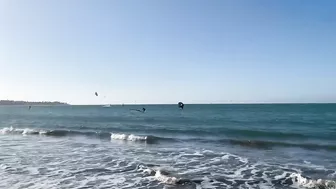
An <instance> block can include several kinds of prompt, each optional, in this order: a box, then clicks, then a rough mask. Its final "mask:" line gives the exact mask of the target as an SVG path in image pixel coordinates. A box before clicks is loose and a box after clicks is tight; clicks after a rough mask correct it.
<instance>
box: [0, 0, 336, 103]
mask: <svg viewBox="0 0 336 189" xmlns="http://www.w3.org/2000/svg"><path fill="white" fill-rule="evenodd" d="M96 91H97V92H98V93H99V94H100V96H99V97H95V96H94V92H96ZM0 99H14V100H32V101H41V100H45V101H54V100H58V101H65V102H69V103H72V104H98V103H99V104H102V103H113V104H114V103H135V102H136V103H177V102H178V101H183V102H185V103H229V102H245V103H251V102H336V1H334V0H329V1H327V0H325V1H323V0H322V1H316V0H281V1H269V0H244V1H242V0H234V1H233V0H209V1H206V0H192V1H191V0H183V1H181V0H143V1H138V0H48V1H46V0H1V1H0Z"/></svg>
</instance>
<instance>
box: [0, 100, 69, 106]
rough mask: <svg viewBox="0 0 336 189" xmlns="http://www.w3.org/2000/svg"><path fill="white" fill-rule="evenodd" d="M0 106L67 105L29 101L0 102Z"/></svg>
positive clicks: (56, 102)
mask: <svg viewBox="0 0 336 189" xmlns="http://www.w3.org/2000/svg"><path fill="white" fill-rule="evenodd" d="M0 105H27V106H29V105H53V106H63V105H69V104H67V103H64V102H58V101H54V102H48V101H42V102H29V101H15V100H0Z"/></svg>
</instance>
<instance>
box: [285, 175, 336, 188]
mask: <svg viewBox="0 0 336 189" xmlns="http://www.w3.org/2000/svg"><path fill="white" fill-rule="evenodd" d="M290 178H291V179H292V181H293V186H294V187H305V188H319V189H336V182H335V181H331V180H323V179H317V180H314V179H309V178H306V177H303V176H302V175H301V174H299V173H292V174H291V175H290Z"/></svg>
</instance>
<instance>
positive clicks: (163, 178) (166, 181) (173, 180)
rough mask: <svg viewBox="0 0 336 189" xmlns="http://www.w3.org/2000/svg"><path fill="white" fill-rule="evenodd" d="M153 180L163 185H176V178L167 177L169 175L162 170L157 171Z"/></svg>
mask: <svg viewBox="0 0 336 189" xmlns="http://www.w3.org/2000/svg"><path fill="white" fill-rule="evenodd" d="M155 178H156V179H157V180H158V181H160V182H162V183H164V184H176V183H177V181H178V179H177V178H176V177H173V176H169V174H168V173H167V172H166V171H163V170H157V171H156V173H155Z"/></svg>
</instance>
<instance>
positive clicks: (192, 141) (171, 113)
mask: <svg viewBox="0 0 336 189" xmlns="http://www.w3.org/2000/svg"><path fill="white" fill-rule="evenodd" d="M142 107H145V108H146V112H144V113H142V112H138V111H133V110H130V109H142ZM0 129H1V130H0V178H1V179H0V180H1V182H0V188H6V189H7V188H13V189H14V188H15V189H19V188H25V189H26V188H29V189H38V188H47V189H62V188H64V189H68V188H82V189H84V188H97V189H98V188H99V189H103V188H129V189H140V188H142V189H145V188H151V189H156V188H160V189H161V188H165V189H166V188H167V189H168V188H171V189H194V188H195V189H201V188H223V189H224V188H263V189H264V188H279V189H280V188H283V189H284V188H334V189H335V188H336V183H335V181H336V104H263V105H262V104H260V105H259V104H251V105H248V104H237V105H233V104H227V105H215V104H211V105H188V104H187V105H185V108H184V109H183V110H181V109H179V108H178V107H177V105H141V106H140V105H137V106H135V105H134V106H131V105H125V106H121V105H120V106H119V105H118V106H117V105H116V106H111V107H102V106H33V107H32V108H31V109H30V110H29V109H28V107H27V106H0Z"/></svg>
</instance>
